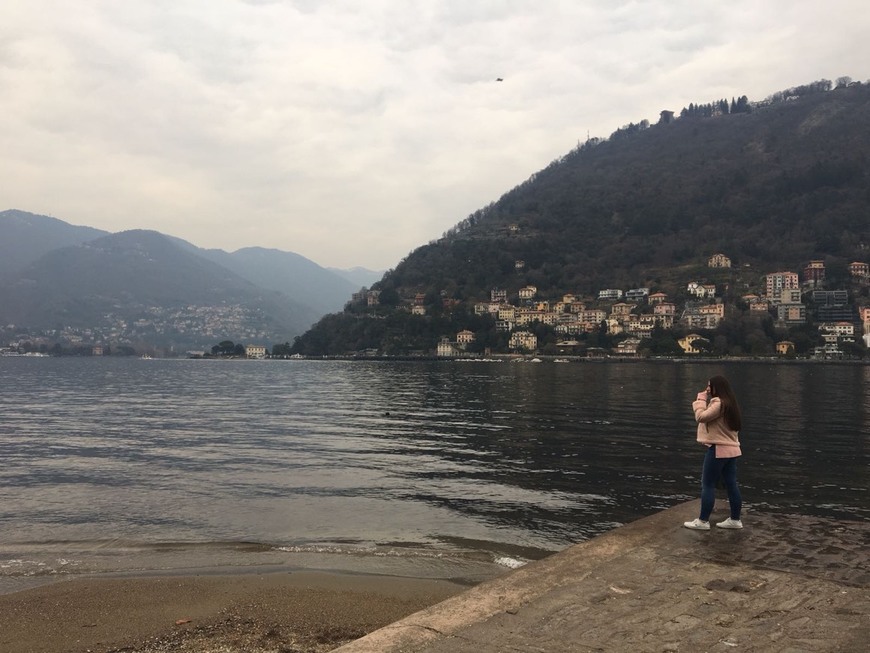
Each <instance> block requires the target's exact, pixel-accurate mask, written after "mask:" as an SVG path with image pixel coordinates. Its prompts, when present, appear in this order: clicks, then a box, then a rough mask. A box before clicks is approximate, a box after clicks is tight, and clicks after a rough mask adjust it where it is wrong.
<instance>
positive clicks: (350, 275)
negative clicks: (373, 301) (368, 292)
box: [326, 267, 385, 291]
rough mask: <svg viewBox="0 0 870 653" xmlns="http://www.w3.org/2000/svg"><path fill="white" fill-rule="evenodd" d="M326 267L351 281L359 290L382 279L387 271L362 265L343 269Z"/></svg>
mask: <svg viewBox="0 0 870 653" xmlns="http://www.w3.org/2000/svg"><path fill="white" fill-rule="evenodd" d="M326 269H327V270H329V271H330V272H333V273H335V274H337V275H338V276H340V277H342V278H344V279H347V280H348V281H350V282H351V284H352V285H353V287H354V291H356V290H359V289H360V288H368V287H369V286H371V285H372V284H373V283H375V282H376V281H380V279H381V278H382V277H383V276H384V272H385V270H369V269H368V268H361V267H354V268H350V269H348V270H341V269H339V268H326Z"/></svg>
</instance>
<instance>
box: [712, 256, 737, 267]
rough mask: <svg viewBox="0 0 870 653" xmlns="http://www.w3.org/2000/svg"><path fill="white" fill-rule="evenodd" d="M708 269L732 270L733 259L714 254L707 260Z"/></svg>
mask: <svg viewBox="0 0 870 653" xmlns="http://www.w3.org/2000/svg"><path fill="white" fill-rule="evenodd" d="M707 267H708V268H730V267H731V259H730V258H728V257H727V256H725V255H724V254H713V256H711V257H710V258H708V259H707Z"/></svg>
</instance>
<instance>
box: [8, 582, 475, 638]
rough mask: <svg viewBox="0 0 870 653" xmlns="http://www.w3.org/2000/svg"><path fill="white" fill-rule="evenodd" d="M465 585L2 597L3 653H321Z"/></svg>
mask: <svg viewBox="0 0 870 653" xmlns="http://www.w3.org/2000/svg"><path fill="white" fill-rule="evenodd" d="M466 589H467V586H464V585H461V584H458V583H453V582H449V581H445V580H428V579H422V580H421V579H413V578H397V577H390V576H365V575H345V574H332V573H323V572H302V571H294V572H284V573H269V574H245V575H198V576H193V575H191V576H180V575H176V576H160V577H110V578H90V579H75V580H70V581H62V582H58V583H54V584H50V585H44V586H42V587H37V588H35V589H28V590H24V591H20V592H15V593H12V594H4V595H0V651H3V652H4V653H43V652H44V653H86V652H90V653H109V652H112V651H117V652H120V651H124V652H130V653H132V652H137V653H157V652H161V653H162V652H168V651H173V652H184V653H187V652H196V653H203V652H206V651H208V652H214V653H218V652H220V653H237V652H242V651H244V652H246V653H266V652H270V653H271V652H280V653H314V652H316V653H321V652H322V651H330V650H332V649H334V648H336V647H338V646H340V645H342V644H344V643H346V642H349V641H351V640H354V639H356V638H358V637H361V636H363V635H365V634H366V633H369V632H372V631H374V630H376V629H378V628H381V627H383V626H386V625H387V624H390V623H392V622H394V621H396V620H398V619H401V618H403V617H405V616H407V615H409V614H411V613H413V612H416V611H418V610H421V609H423V608H425V607H427V606H430V605H433V604H435V603H438V602H439V601H442V600H444V599H446V598H448V597H450V596H453V595H455V594H458V593H460V592H462V591H464V590H466Z"/></svg>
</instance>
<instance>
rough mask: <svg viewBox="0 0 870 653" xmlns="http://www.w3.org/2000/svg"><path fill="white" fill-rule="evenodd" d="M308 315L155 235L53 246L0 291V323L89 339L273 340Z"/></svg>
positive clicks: (188, 343)
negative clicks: (55, 331) (90, 337)
mask: <svg viewBox="0 0 870 653" xmlns="http://www.w3.org/2000/svg"><path fill="white" fill-rule="evenodd" d="M311 315H312V314H311V312H310V309H308V308H307V307H303V306H301V305H298V304H296V303H295V302H294V301H293V300H291V299H289V298H288V297H287V296H285V295H283V294H281V293H279V292H276V291H273V290H268V289H263V288H261V287H258V286H256V285H255V284H253V283H251V282H250V281H248V280H246V279H244V278H242V277H241V276H240V275H238V274H236V273H235V272H232V271H231V270H228V269H226V268H224V267H222V266H220V265H218V264H217V263H214V262H212V261H209V260H206V259H205V258H203V257H201V256H199V255H197V254H196V253H194V252H192V251H189V250H187V249H185V248H182V247H179V246H178V245H177V244H176V243H175V242H173V239H171V238H169V237H167V236H164V235H163V234H160V233H157V232H154V231H142V230H133V231H125V232H121V233H118V234H111V235H108V236H103V237H101V238H97V239H95V240H92V241H89V242H86V243H83V244H81V245H75V246H70V247H61V248H59V249H55V250H52V251H50V252H48V253H47V254H45V255H43V256H42V257H41V258H39V259H38V260H37V261H35V262H33V263H31V264H30V265H28V266H27V267H25V268H24V270H22V271H21V272H20V274H19V275H18V276H17V277H15V278H14V279H13V280H10V281H7V282H6V283H4V284H2V286H0V323H2V324H17V325H25V326H27V327H28V328H31V329H41V330H49V329H58V330H66V331H67V332H70V333H75V334H76V335H78V336H81V334H82V333H86V334H89V335H91V336H94V338H95V339H96V340H97V341H112V340H120V341H124V342H143V343H150V344H161V345H173V346H178V347H192V346H197V345H198V346H200V347H202V346H205V345H207V344H213V343H214V342H216V341H217V340H223V339H243V340H244V341H252V340H253V341H258V342H265V343H269V344H271V343H273V342H284V341H286V340H288V339H292V337H293V335H295V334H296V333H299V332H301V331H302V330H304V329H305V328H306V327H307V326H308V325H309V324H310V319H311Z"/></svg>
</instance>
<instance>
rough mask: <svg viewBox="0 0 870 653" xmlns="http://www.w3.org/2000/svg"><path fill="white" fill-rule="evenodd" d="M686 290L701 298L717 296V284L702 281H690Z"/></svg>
mask: <svg viewBox="0 0 870 653" xmlns="http://www.w3.org/2000/svg"><path fill="white" fill-rule="evenodd" d="M686 292H688V293H689V294H690V295H694V296H695V297H697V298H699V299H713V298H714V297H715V296H716V286H715V285H714V284H709V283H701V282H700V281H690V282H689V283H688V284H687V285H686Z"/></svg>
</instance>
